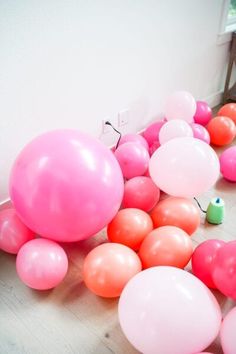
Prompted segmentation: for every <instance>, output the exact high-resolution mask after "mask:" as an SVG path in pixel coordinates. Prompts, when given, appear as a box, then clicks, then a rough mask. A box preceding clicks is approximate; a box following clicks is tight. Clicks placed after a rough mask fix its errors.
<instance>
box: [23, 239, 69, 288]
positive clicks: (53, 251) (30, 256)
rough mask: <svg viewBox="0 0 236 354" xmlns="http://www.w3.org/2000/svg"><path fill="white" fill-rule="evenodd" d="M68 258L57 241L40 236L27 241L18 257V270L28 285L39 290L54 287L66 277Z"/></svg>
mask: <svg viewBox="0 0 236 354" xmlns="http://www.w3.org/2000/svg"><path fill="white" fill-rule="evenodd" d="M67 269H68V259H67V255H66V253H65V251H64V250H63V248H62V247H61V246H59V245H58V244H57V243H56V242H54V241H51V240H47V239H43V238H41V239H40V238H38V239H35V240H31V241H29V242H27V243H25V244H24V245H23V246H22V247H21V249H20V251H19V253H18V255H17V258H16V270H17V273H18V275H19V277H20V279H21V280H22V281H23V283H25V284H26V285H27V286H29V287H30V288H33V289H37V290H47V289H52V288H54V287H55V286H57V285H58V284H59V283H60V282H61V281H62V280H63V278H64V277H65V275H66V273H67Z"/></svg>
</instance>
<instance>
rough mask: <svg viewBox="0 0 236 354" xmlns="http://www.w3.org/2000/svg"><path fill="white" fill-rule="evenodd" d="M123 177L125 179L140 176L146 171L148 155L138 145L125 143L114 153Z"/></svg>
mask: <svg viewBox="0 0 236 354" xmlns="http://www.w3.org/2000/svg"><path fill="white" fill-rule="evenodd" d="M115 157H116V159H117V161H118V162H119V164H120V167H121V170H122V173H123V176H124V177H125V178H127V179H130V178H133V177H136V176H142V175H143V174H144V173H145V172H146V171H147V169H148V163H149V159H150V157H149V153H148V151H147V149H145V148H144V147H143V146H142V145H141V144H139V143H125V144H122V145H121V146H119V147H118V148H117V149H116V151H115Z"/></svg>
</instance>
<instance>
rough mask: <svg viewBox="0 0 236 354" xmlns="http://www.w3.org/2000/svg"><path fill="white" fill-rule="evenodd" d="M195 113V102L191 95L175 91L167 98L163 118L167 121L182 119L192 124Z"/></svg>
mask: <svg viewBox="0 0 236 354" xmlns="http://www.w3.org/2000/svg"><path fill="white" fill-rule="evenodd" d="M195 112H196V101H195V99H194V98H193V96H192V95H191V93H189V92H186V91H177V92H174V93H173V94H172V95H171V96H169V97H168V99H167V102H166V108H165V117H166V119H167V120H172V119H182V120H185V121H186V122H188V123H192V122H193V116H194V115H195Z"/></svg>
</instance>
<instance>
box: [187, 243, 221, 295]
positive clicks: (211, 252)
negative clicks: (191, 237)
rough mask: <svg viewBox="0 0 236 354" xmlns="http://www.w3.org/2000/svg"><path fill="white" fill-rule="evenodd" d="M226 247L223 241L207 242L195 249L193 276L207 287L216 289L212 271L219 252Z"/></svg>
mask: <svg viewBox="0 0 236 354" xmlns="http://www.w3.org/2000/svg"><path fill="white" fill-rule="evenodd" d="M224 245H225V242H224V241H221V240H207V241H204V242H202V243H201V244H200V245H198V246H197V248H195V250H194V252H193V256H192V270H193V274H194V275H195V276H196V277H198V278H199V279H200V280H201V281H202V282H203V283H204V284H205V285H206V286H208V287H209V288H212V289H216V286H215V284H214V282H213V280H212V270H213V267H214V261H215V257H216V254H217V252H218V250H219V249H220V248H221V247H222V246H224Z"/></svg>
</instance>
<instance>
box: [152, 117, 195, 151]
mask: <svg viewBox="0 0 236 354" xmlns="http://www.w3.org/2000/svg"><path fill="white" fill-rule="evenodd" d="M180 137H193V131H192V129H191V127H190V126H189V124H188V123H186V122H185V121H184V120H181V119H174V120H170V121H168V122H166V123H165V124H164V125H163V126H162V128H161V129H160V132H159V141H160V144H161V145H163V144H165V143H166V142H167V141H169V140H171V139H174V138H180Z"/></svg>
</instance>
